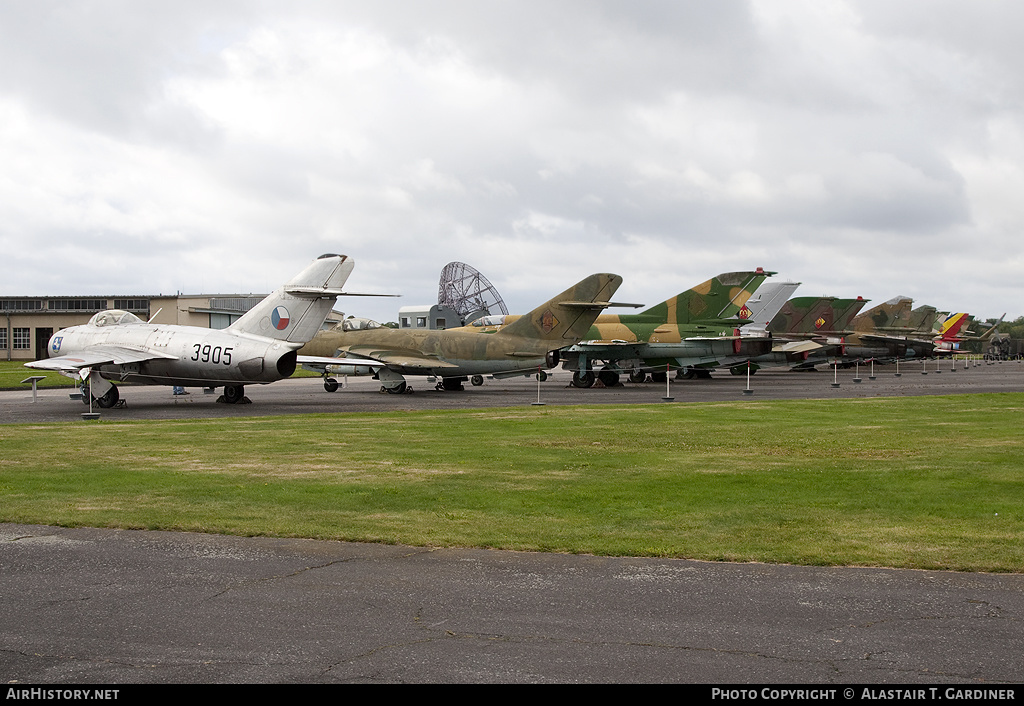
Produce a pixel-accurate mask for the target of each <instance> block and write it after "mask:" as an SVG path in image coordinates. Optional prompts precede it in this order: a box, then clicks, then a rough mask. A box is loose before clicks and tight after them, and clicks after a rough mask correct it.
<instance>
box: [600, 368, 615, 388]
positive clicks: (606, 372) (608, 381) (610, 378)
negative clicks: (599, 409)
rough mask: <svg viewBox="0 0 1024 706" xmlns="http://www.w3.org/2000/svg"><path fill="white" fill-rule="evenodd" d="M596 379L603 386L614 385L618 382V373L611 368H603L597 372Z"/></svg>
mask: <svg viewBox="0 0 1024 706" xmlns="http://www.w3.org/2000/svg"><path fill="white" fill-rule="evenodd" d="M597 379H598V380H600V381H601V384H602V385H604V386H605V387H615V386H616V385H618V384H619V374H618V373H617V372H615V371H614V370H612V369H611V368H605V369H603V370H602V371H601V372H599V373H598V374H597Z"/></svg>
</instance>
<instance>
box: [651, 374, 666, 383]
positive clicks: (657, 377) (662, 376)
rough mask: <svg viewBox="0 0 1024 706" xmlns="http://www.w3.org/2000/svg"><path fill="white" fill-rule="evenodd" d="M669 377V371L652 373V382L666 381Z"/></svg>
mask: <svg viewBox="0 0 1024 706" xmlns="http://www.w3.org/2000/svg"><path fill="white" fill-rule="evenodd" d="M667 379H668V373H651V382H665V381H666V380H667Z"/></svg>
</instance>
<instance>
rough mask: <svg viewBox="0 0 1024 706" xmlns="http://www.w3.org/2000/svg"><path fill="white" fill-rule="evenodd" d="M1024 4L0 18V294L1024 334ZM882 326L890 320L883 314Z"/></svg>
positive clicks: (791, 2) (65, 12) (451, 4)
mask: <svg viewBox="0 0 1024 706" xmlns="http://www.w3.org/2000/svg"><path fill="white" fill-rule="evenodd" d="M1022 26H1024V3H1020V2H1013V1H1010V0H1007V1H1006V2H999V1H996V0H971V2H963V0H901V1H900V2H895V3H894V2H891V0H877V1H876V0H848V1H842V0H764V1H762V0H750V1H741V0H713V1H712V0H706V1H702V2H687V1H685V0H667V1H664V2H661V1H659V2H643V1H639V2H625V1H624V0H609V1H600V0H578V1H575V0H546V1H544V2H531V1H528V0H513V1H509V2H503V1H502V0H458V1H457V0H452V1H433V2H428V1H425V0H415V1H413V0H409V1H405V2H397V1H393V2H392V1H387V0H374V2H366V0H359V1H357V2H342V1H339V0H328V1H325V2H295V3H282V2H256V1H254V0H239V1H238V2H209V1H208V0H203V1H202V2H189V1H187V0H184V1H183V0H178V1H177V2H174V3H169V2H166V1H163V0H161V1H159V2H142V1H140V0H128V1H124V2H118V1H114V0H110V1H99V0H97V1H93V2H67V1H62V2H48V1H46V0H33V2H14V1H3V2H0V155H2V162H0V164H2V168H0V247H2V250H0V251H2V253H3V262H4V267H3V277H2V279H0V295H3V296H11V295H42V294H61V295H76V294H81V295H84V294H107V295H113V294H122V295H148V294H157V293H164V294H167V293H173V292H176V291H181V292H185V293H199V292H210V293H235V292H238V293H247V292H267V291H270V290H272V289H274V288H276V287H277V286H279V285H280V284H281V283H283V282H284V281H285V280H286V279H287V278H288V277H290V276H291V275H293V274H295V273H296V272H298V271H299V270H300V269H301V268H302V267H304V266H305V265H306V264H307V263H308V262H309V261H310V260H311V259H313V258H314V257H316V256H317V255H320V254H321V253H324V252H339V253H345V254H347V255H350V256H352V257H353V258H354V259H355V260H356V263H357V264H356V269H355V272H354V273H353V275H352V277H351V278H350V279H349V283H348V289H350V290H353V291H364V292H365V291H373V292H386V293H395V294H401V295H403V298H402V299H398V300H394V299H349V300H345V301H343V302H341V303H340V304H339V306H338V308H339V309H342V310H344V311H346V312H347V313H351V314H356V315H366V316H371V317H373V318H378V319H383V320H394V319H395V318H396V313H395V312H396V311H397V308H398V306H401V305H411V304H423V303H427V304H429V303H432V302H434V301H436V295H437V283H438V276H439V274H440V271H441V268H442V267H443V266H444V265H445V264H446V263H448V262H450V261H454V260H458V261H463V262H467V263H469V264H471V265H473V266H474V267H476V268H477V269H479V270H480V271H481V272H483V273H484V274H485V275H486V276H487V277H488V278H489V279H490V280H491V282H492V283H493V284H494V285H495V286H496V287H497V289H498V290H499V291H500V292H501V293H502V294H503V295H504V298H505V300H506V302H507V303H508V305H509V307H510V309H511V310H512V311H518V312H524V311H526V310H529V309H531V308H533V307H534V306H536V305H537V304H539V303H540V302H542V301H544V300H546V299H548V298H549V297H551V296H553V295H554V294H556V293H558V292H559V291H561V290H563V289H565V288H566V287H568V286H569V285H570V284H572V283H573V282H575V281H576V280H578V279H581V278H583V277H584V276H586V275H588V274H590V273H592V272H598V271H606V272H615V273H618V274H620V275H622V276H623V277H624V280H625V281H624V283H623V285H622V287H621V288H620V289H619V293H618V295H617V297H616V298H617V299H619V300H623V301H635V302H642V303H645V304H648V305H653V304H656V303H658V302H660V301H662V300H664V299H666V298H668V297H669V296H672V295H674V294H676V293H678V292H679V291H682V290H684V289H688V288H690V287H691V286H693V285H695V284H697V283H699V282H701V281H703V280H705V279H707V278H708V277H710V276H712V275H715V274H717V273H720V272H727V271H732V270H743V269H753V268H755V267H758V266H761V267H764V268H766V269H770V270H775V271H778V272H779V276H780V277H783V278H786V279H790V280H794V281H799V282H802V283H803V284H802V286H801V287H800V289H799V290H797V295H820V294H829V295H835V296H843V297H847V296H858V295H860V296H864V297H866V298H870V299H871V300H872V304H871V305H873V304H877V303H881V302H882V301H884V300H886V299H890V298H892V297H894V296H896V295H898V294H904V295H908V296H912V297H914V299H915V301H916V303H918V304H931V305H934V306H936V307H938V308H939V309H940V310H950V309H952V310H966V311H969V312H971V313H974V314H976V315H978V316H981V317H989V316H999V315H1000V314H1002V313H1003V312H1004V311H1006V312H1008V313H1009V317H1010V318H1013V317H1016V316H1019V315H1021V314H1024V277H1022V276H1021V275H1022V270H1024V121H1022V114H1024V68H1022V67H1024V43H1022V42H1021V41H1020V37H1019V34H1020V28H1021V27H1022ZM871 305H869V306H871Z"/></svg>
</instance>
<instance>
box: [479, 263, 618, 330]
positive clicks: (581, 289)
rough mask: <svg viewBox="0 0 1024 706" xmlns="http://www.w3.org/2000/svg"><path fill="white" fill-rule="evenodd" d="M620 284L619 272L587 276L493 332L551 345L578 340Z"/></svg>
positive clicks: (609, 303) (607, 303) (588, 328)
mask: <svg viewBox="0 0 1024 706" xmlns="http://www.w3.org/2000/svg"><path fill="white" fill-rule="evenodd" d="M620 284H622V277H620V276H619V275H613V274H608V273H600V274H594V275H590V276H589V277H587V278H586V279H584V280H581V281H579V282H577V283H576V284H574V285H573V286H572V287H569V289H567V290H565V291H564V292H562V293H561V294H559V295H558V296H556V297H553V298H551V299H550V300H548V301H546V302H544V303H543V304H541V305H540V306H538V307H537V308H536V309H534V310H533V311H531V312H530V313H529V314H526V315H524V316H520V317H519V318H518V319H516V320H515V321H513V322H512V323H510V324H508V325H507V326H504V327H503V328H501V329H500V330H499V331H498V332H497V333H496V334H495V335H496V336H521V337H523V338H535V339H539V340H544V341H551V342H552V348H562V347H564V346H568V345H572V344H574V343H578V342H579V341H581V340H583V338H584V336H586V335H587V332H588V331H589V330H590V327H591V326H592V325H593V324H594V321H595V320H596V319H597V316H598V314H600V313H601V312H602V311H603V310H604V309H605V308H606V307H608V306H611V305H612V303H611V301H610V298H611V296H612V295H613V294H615V290H617V289H618V288H619V285H620Z"/></svg>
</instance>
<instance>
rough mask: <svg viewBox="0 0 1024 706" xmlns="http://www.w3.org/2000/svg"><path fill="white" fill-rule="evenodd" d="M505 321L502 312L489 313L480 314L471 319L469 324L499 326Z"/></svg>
mask: <svg viewBox="0 0 1024 706" xmlns="http://www.w3.org/2000/svg"><path fill="white" fill-rule="evenodd" d="M504 323H505V315H504V314H491V315H490V316H481V317H480V318H479V319H476V320H474V321H473V323H472V324H470V325H471V326H477V327H483V326H501V325H502V324H504Z"/></svg>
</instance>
